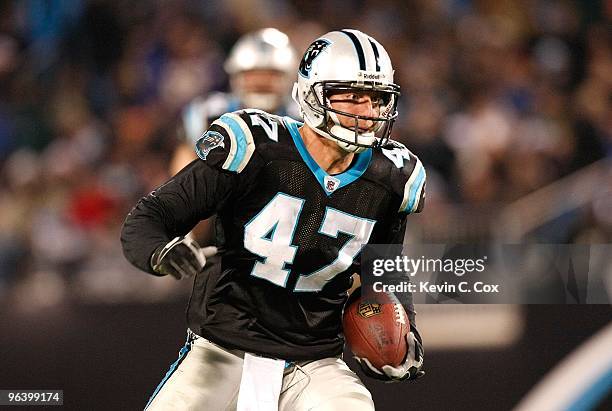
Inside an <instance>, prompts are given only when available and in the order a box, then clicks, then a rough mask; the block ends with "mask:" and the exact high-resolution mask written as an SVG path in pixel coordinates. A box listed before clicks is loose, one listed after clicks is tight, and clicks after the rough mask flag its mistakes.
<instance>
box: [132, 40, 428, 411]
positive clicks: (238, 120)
mask: <svg viewBox="0 0 612 411" xmlns="http://www.w3.org/2000/svg"><path fill="white" fill-rule="evenodd" d="M293 96H294V98H295V100H296V101H297V102H298V104H299V106H300V110H301V112H302V114H303V117H304V123H299V122H297V121H295V120H292V119H290V118H289V117H280V116H276V115H272V114H268V113H265V112H263V111H259V110H240V111H236V112H232V113H226V114H224V115H222V116H221V117H220V118H219V119H217V120H215V121H213V123H212V124H211V126H210V127H209V129H208V131H207V132H206V133H205V134H204V135H203V136H202V137H201V138H200V139H199V140H198V142H197V144H196V151H197V153H198V156H199V157H200V159H198V160H195V161H193V162H191V163H190V164H189V165H188V166H187V167H186V168H184V169H183V170H182V171H181V172H179V173H178V174H177V175H176V176H175V177H173V178H172V179H171V180H170V181H168V182H167V183H166V184H164V185H162V186H161V187H159V188H158V189H157V190H155V191H154V192H152V193H151V194H149V195H147V196H145V197H144V198H142V199H141V200H140V201H139V202H138V204H137V205H136V206H135V207H134V208H133V209H132V211H131V212H130V213H129V215H128V217H127V219H126V221H125V223H124V226H123V230H122V235H121V239H122V245H123V250H124V254H125V255H126V257H127V258H128V259H129V260H130V261H131V262H132V263H133V264H134V265H136V266H137V267H139V268H140V269H142V270H144V271H146V272H148V273H151V274H154V275H172V276H174V277H176V278H182V277H185V276H192V275H194V276H195V280H194V281H195V282H194V288H193V293H192V297H191V299H190V302H189V306H188V327H189V330H188V339H187V343H186V344H185V346H184V347H183V349H182V350H181V351H180V355H179V359H178V360H177V362H176V363H175V364H173V365H172V367H171V370H170V372H168V373H167V374H166V376H165V378H164V379H163V381H162V382H161V383H160V385H159V386H158V388H157V389H156V390H155V392H154V394H153V396H152V397H151V400H150V401H149V404H148V408H149V409H150V410H166V409H173V410H174V409H196V408H199V407H202V406H205V407H206V408H207V409H210V410H221V409H235V408H236V407H237V408H238V409H246V407H245V406H246V405H248V406H253V404H254V403H257V407H259V408H258V409H281V410H306V409H319V408H320V409H326V410H347V409H350V410H372V409H374V404H373V401H372V397H371V394H370V392H369V391H368V390H367V389H366V387H365V386H364V385H363V383H362V382H361V381H360V380H359V378H358V377H357V375H356V374H355V373H354V372H352V371H351V370H350V369H349V368H348V367H347V365H346V364H345V362H344V361H343V360H342V358H341V355H342V351H343V345H344V341H343V338H342V324H341V315H342V309H343V306H344V304H345V302H346V301H347V297H348V294H347V290H348V289H349V287H350V285H351V275H352V274H353V273H355V272H358V262H359V253H360V250H361V247H362V245H363V244H377V243H378V244H380V243H382V244H384V243H401V242H402V240H403V237H404V231H405V224H406V218H407V215H408V214H411V213H415V212H420V211H421V210H422V208H423V205H424V191H425V171H424V169H423V166H422V165H421V162H420V161H419V159H418V158H417V157H416V156H414V155H413V154H412V153H411V152H410V151H409V150H408V149H406V148H405V147H404V146H402V145H401V144H399V143H395V142H393V141H391V140H389V136H390V132H391V127H392V125H393V122H394V121H395V119H396V117H397V99H398V96H399V86H397V85H396V84H395V83H394V82H393V68H392V66H391V61H390V58H389V56H388V54H387V52H386V51H385V49H384V48H383V47H382V45H380V43H378V42H377V41H376V40H374V39H373V38H372V37H370V36H368V35H366V34H364V33H362V32H359V31H356V30H341V31H333V32H330V33H327V34H325V35H324V36H322V37H320V38H319V39H317V40H315V41H314V42H313V43H312V44H311V45H310V47H309V48H308V49H307V50H306V52H305V54H304V56H303V58H302V60H301V63H300V66H299V69H298V80H297V84H296V85H295V86H294V93H293ZM213 214H217V215H218V218H219V221H220V222H221V224H222V225H223V231H224V233H225V238H224V244H222V245H223V247H222V248H221V251H220V257H221V264H219V265H216V266H214V267H215V269H211V270H206V271H203V270H202V269H203V267H204V265H205V263H206V255H205V252H203V250H202V249H200V248H199V247H198V246H197V245H196V244H195V243H194V242H193V241H192V240H191V239H189V238H188V237H184V236H185V234H186V233H187V232H189V230H191V229H192V228H193V226H194V225H195V224H196V223H197V222H198V221H200V220H201V219H203V218H207V217H209V216H211V215H213ZM406 308H407V311H408V315H409V319H410V324H411V332H410V334H409V336H408V341H407V343H408V346H409V347H410V350H409V351H408V352H407V356H406V359H405V362H404V363H403V364H402V365H400V366H398V367H392V366H384V367H381V369H372V368H370V366H369V365H368V364H367V362H365V361H360V363H361V364H362V366H364V369H365V370H366V372H368V373H369V374H370V375H372V376H375V377H377V378H381V379H385V380H388V381H399V380H406V379H414V378H417V377H418V376H420V375H421V374H422V372H421V367H422V365H423V350H422V347H421V341H420V337H419V336H418V332H417V331H416V328H415V313H414V309H413V307H412V306H408V307H406ZM266 407H269V408H266Z"/></svg>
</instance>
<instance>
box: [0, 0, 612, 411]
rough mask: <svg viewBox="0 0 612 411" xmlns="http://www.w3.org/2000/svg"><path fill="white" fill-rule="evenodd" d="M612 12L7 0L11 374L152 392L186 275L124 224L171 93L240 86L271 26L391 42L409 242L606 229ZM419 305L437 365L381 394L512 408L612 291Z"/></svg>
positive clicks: (609, 222) (164, 162)
mask: <svg viewBox="0 0 612 411" xmlns="http://www.w3.org/2000/svg"><path fill="white" fill-rule="evenodd" d="M611 19H612V2H611V1H609V0H601V1H545V0H538V1H527V0H509V1H503V2H498V1H486V0H480V1H476V0H474V1H470V0H436V1H427V0H420V1H411V2H403V1H393V0H373V1H368V0H338V1H308V2H301V1H283V0H254V1H242V0H226V1H220V0H219V1H217V0H213V1H187V0H184V1H170V0H166V1H139V2H131V1H124V0H120V1H85V0H81V1H80V0H57V1H35V0H24V1H2V2H0V352H1V353H2V355H0V367H1V369H2V372H1V373H0V389H10V388H14V389H17V388H21V389H24V388H31V389H36V388H40V389H42V388H55V389H64V391H65V404H66V407H67V408H69V409H138V408H141V407H142V406H143V405H144V404H145V403H146V399H147V397H148V395H149V394H150V393H151V392H152V390H153V389H154V387H155V385H156V384H157V383H158V381H159V380H160V379H161V377H162V375H163V373H164V372H165V369H166V368H167V366H168V365H169V364H170V363H171V362H173V361H174V359H175V356H176V353H177V351H178V348H179V347H180V345H181V344H182V340H183V339H184V337H183V336H184V322H183V318H184V316H183V309H184V305H185V302H186V298H187V297H186V296H187V294H188V292H189V285H190V284H189V282H188V281H186V282H182V283H177V282H174V281H173V280H172V279H167V278H163V279H158V278H153V277H151V276H147V275H145V274H144V273H140V272H138V271H137V270H135V269H134V268H132V267H130V266H129V265H128V263H127V262H126V261H125V260H124V258H123V257H122V255H121V250H120V244H119V241H118V231H119V227H120V224H121V222H122V220H123V218H124V216H125V214H126V213H127V211H128V210H129V208H130V207H131V206H132V205H133V204H134V203H135V201H136V200H137V199H138V198H139V197H140V196H141V195H142V194H143V193H146V192H148V191H150V190H151V189H152V188H153V187H155V186H157V185H159V184H160V183H162V182H163V181H164V180H165V179H167V178H168V175H167V167H168V163H169V158H170V155H171V152H172V149H173V147H174V146H175V144H176V140H175V138H174V135H173V134H174V125H175V119H176V115H177V113H178V110H180V108H181V107H182V106H183V105H184V104H185V103H186V102H187V101H189V100H190V99H191V98H193V97H194V96H196V95H198V94H201V93H205V92H206V91H209V90H220V89H225V88H226V87H227V78H226V76H225V74H224V72H223V69H222V64H223V61H224V58H225V56H226V54H227V52H228V50H229V49H230V47H231V45H232V44H233V42H234V41H235V40H236V39H237V38H238V37H239V36H240V35H242V34H243V33H246V32H248V31H250V30H253V29H258V28H261V27H267V26H274V27H277V28H279V29H280V30H283V31H285V32H286V33H287V34H288V35H289V36H290V38H291V40H292V41H293V42H294V44H295V46H296V49H298V51H299V52H302V51H303V50H304V49H305V48H306V46H307V45H308V43H309V42H310V41H311V40H312V39H314V38H316V37H318V36H319V35H320V34H322V33H324V32H326V31H328V30H330V29H335V28H345V27H353V28H357V29H361V30H363V31H365V32H367V33H369V34H371V35H373V36H374V37H375V38H377V39H378V40H379V41H380V42H381V43H382V44H384V45H385V47H386V48H387V50H388V52H389V54H390V55H391V57H392V59H393V61H394V66H395V69H396V81H397V82H398V83H400V85H401V86H402V98H401V107H400V120H399V121H398V123H397V124H396V127H395V129H394V132H393V135H394V138H396V139H398V140H400V141H402V142H404V143H405V144H406V145H407V146H408V147H409V148H410V149H411V150H412V151H414V152H415V153H416V154H418V155H419V156H420V158H421V159H422V160H423V162H424V163H425V165H426V167H427V171H428V199H427V201H428V204H427V209H426V212H425V213H424V214H423V215H422V216H419V217H417V218H413V219H411V224H410V228H409V234H408V235H409V237H410V238H409V240H411V241H424V242H480V243H482V242H495V241H507V242H516V241H539V242H551V243H574V242H580V243H611V242H612V241H611V238H612V171H611V167H610V156H611V153H612V98H611V93H612V48H611V47H610V45H611V40H612V39H611V31H610V23H611ZM451 308H452V309H451ZM418 310H419V313H420V317H419V325H420V327H422V333H423V334H424V339H425V342H426V349H427V359H426V364H427V366H426V368H427V372H428V375H427V377H426V378H425V379H423V380H421V381H419V382H417V383H414V384H404V385H391V386H390V385H383V384H377V383H369V387H370V388H371V389H372V391H373V393H374V396H375V400H376V401H377V403H378V405H379V408H380V409H383V410H387V409H389V410H392V409H410V408H414V409H422V410H429V409H431V410H439V409H457V410H460V409H502V410H503V409H511V408H512V407H514V406H515V405H516V404H517V403H518V402H519V400H520V399H521V398H522V397H523V396H524V395H525V394H526V393H527V392H528V391H529V389H530V388H531V387H532V386H533V385H534V384H536V382H538V381H539V380H540V379H541V378H542V377H543V376H544V375H545V374H546V372H547V371H549V370H550V369H551V368H553V367H554V365H555V364H557V363H558V362H559V361H560V360H561V359H562V358H563V357H564V356H565V355H566V354H567V353H569V352H570V351H572V350H573V349H574V348H576V347H578V346H579V345H580V344H581V343H582V342H583V341H585V340H586V339H588V338H589V336H591V335H593V334H594V333H595V332H596V331H597V330H599V329H601V328H602V327H603V326H605V325H606V324H608V323H609V322H610V320H611V319H612V315H611V314H612V312H611V311H610V307H609V306H607V305H599V306H578V305H573V306H572V305H554V306H553V305H546V306H538V305H529V306H522V307H519V306H502V305H492V306H486V307H483V306H465V307H456V306H454V307H448V306H422V307H418ZM568 384H572V379H571V377H568ZM604 407H605V405H602V406H601V408H602V409H603V408H604Z"/></svg>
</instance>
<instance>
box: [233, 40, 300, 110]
mask: <svg viewBox="0 0 612 411" xmlns="http://www.w3.org/2000/svg"><path fill="white" fill-rule="evenodd" d="M296 60H297V57H296V52H295V50H294V49H293V46H291V43H290V42H289V37H287V35H286V34H285V33H283V32H281V31H279V30H277V29H274V28H266V29H261V30H257V31H254V32H252V33H248V34H245V35H244V36H242V37H241V38H240V39H239V40H238V41H237V42H236V44H235V45H234V47H233V48H232V50H231V51H230V54H229V57H228V58H227V60H226V61H225V66H224V68H225V71H226V72H227V73H228V74H229V76H230V86H231V87H232V91H233V92H234V93H235V94H236V95H237V96H238V98H239V99H240V101H241V103H242V104H243V105H244V106H245V107H252V108H258V109H260V110H264V111H275V110H276V109H277V108H278V107H280V105H281V104H282V102H283V100H284V98H285V96H286V95H287V94H286V93H287V91H289V90H290V86H291V80H290V79H291V77H293V75H294V74H293V73H294V70H295V67H296V65H297V61H296ZM255 71H267V72H268V73H269V75H268V76H266V77H263V78H262V77H259V78H256V79H253V77H251V78H247V77H246V76H247V75H248V73H249V72H255ZM255 83H256V84H255Z"/></svg>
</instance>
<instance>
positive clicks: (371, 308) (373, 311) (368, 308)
mask: <svg viewBox="0 0 612 411" xmlns="http://www.w3.org/2000/svg"><path fill="white" fill-rule="evenodd" d="M380 313H382V306H381V305H380V304H363V303H362V304H359V315H360V316H362V317H363V318H370V317H372V316H375V315H378V314H380Z"/></svg>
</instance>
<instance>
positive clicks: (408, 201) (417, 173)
mask: <svg viewBox="0 0 612 411" xmlns="http://www.w3.org/2000/svg"><path fill="white" fill-rule="evenodd" d="M415 159H416V165H415V166H414V169H413V170H412V173H411V174H410V177H409V178H408V181H406V185H405V186H404V198H403V199H402V204H401V205H400V208H399V212H400V213H415V212H417V210H418V211H420V209H419V205H420V203H421V201H422V198H423V195H424V189H425V180H426V173H425V167H423V164H422V163H421V160H419V159H418V158H417V157H415Z"/></svg>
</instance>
